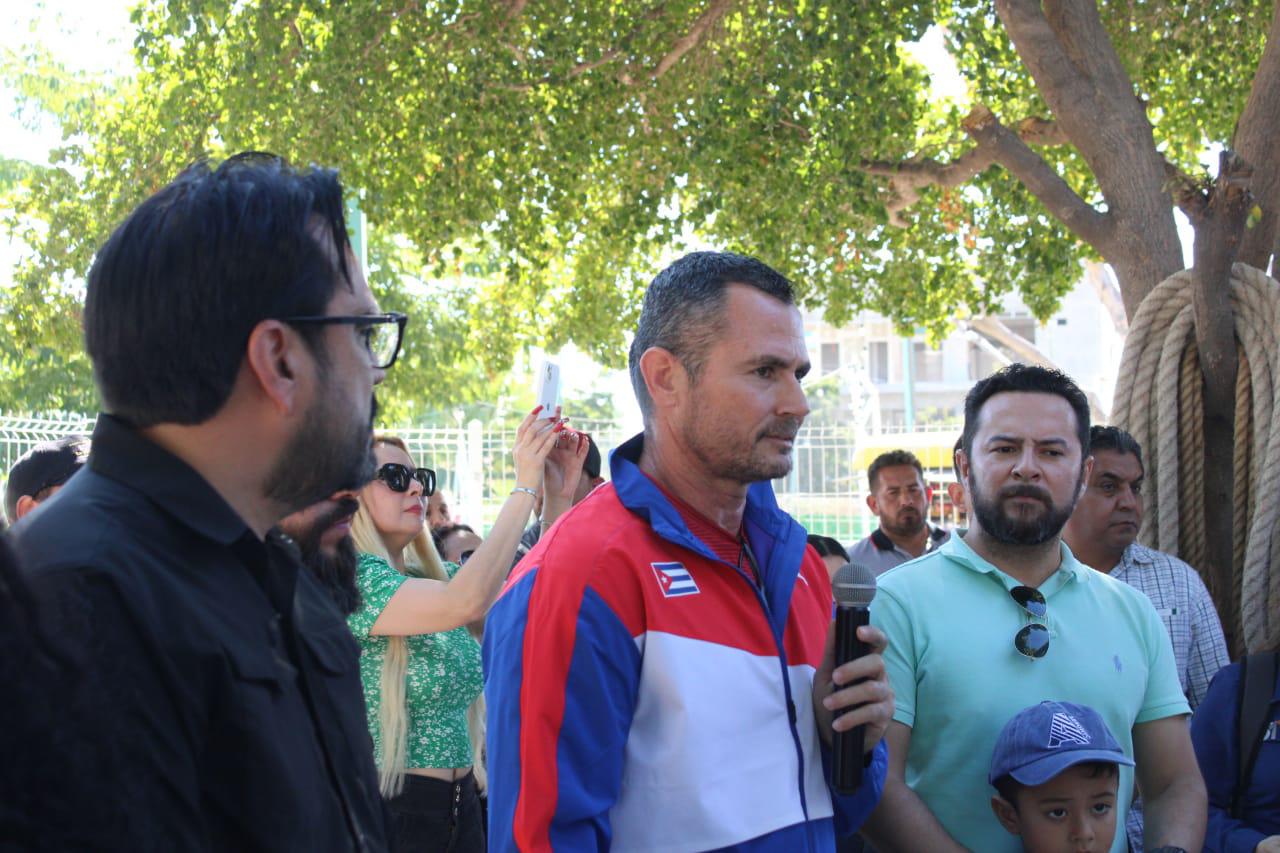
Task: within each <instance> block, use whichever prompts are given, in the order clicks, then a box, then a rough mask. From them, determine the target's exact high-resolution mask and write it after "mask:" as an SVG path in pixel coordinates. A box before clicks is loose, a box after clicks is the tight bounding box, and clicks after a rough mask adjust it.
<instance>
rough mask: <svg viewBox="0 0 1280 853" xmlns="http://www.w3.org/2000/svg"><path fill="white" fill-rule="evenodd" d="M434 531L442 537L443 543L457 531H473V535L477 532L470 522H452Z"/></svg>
mask: <svg viewBox="0 0 1280 853" xmlns="http://www.w3.org/2000/svg"><path fill="white" fill-rule="evenodd" d="M434 532H435V535H436V536H437V537H438V538H439V539H440V542H441V543H442V544H443V543H444V540H446V539H448V538H449V537H450V536H452V535H453V534H455V533H471V534H473V535H474V534H475V531H474V530H472V529H471V525H469V524H450V525H447V526H445V527H441V528H440V529H439V530H436V531H434Z"/></svg>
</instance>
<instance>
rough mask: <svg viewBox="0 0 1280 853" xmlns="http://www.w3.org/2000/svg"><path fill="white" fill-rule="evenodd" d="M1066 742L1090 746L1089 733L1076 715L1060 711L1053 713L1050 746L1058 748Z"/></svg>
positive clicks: (1050, 725) (1050, 724)
mask: <svg viewBox="0 0 1280 853" xmlns="http://www.w3.org/2000/svg"><path fill="white" fill-rule="evenodd" d="M1064 743H1074V744H1079V745H1080V746H1088V745H1089V743H1090V741H1089V733H1088V732H1086V731H1085V730H1084V726H1082V725H1080V721H1079V720H1077V719H1076V718H1075V717H1073V716H1071V715H1070V714H1063V713H1061V712H1059V713H1056V714H1054V715H1053V720H1051V721H1050V723H1049V748H1050V749H1057V748H1058V747H1060V746H1062V745H1063V744H1064Z"/></svg>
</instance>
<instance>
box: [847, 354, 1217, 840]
mask: <svg viewBox="0 0 1280 853" xmlns="http://www.w3.org/2000/svg"><path fill="white" fill-rule="evenodd" d="M1088 446H1089V406H1088V402H1087V400H1086V398H1085V396H1084V394H1083V393H1082V392H1081V391H1080V389H1079V388H1078V387H1076V385H1075V383H1074V382H1072V381H1071V380H1070V379H1069V378H1068V377H1067V376H1065V375H1063V374H1062V373H1059V372H1058V371H1055V370H1049V369H1047V368H1043V367H1034V366H1031V367H1029V366H1026V365H1022V364H1013V365H1010V366H1009V367H1007V368H1005V369H1003V370H1001V371H999V372H998V373H995V374H994V375H992V376H990V377H988V378H987V379H984V380H982V381H981V382H979V383H977V384H976V385H975V386H974V387H973V389H972V390H971V391H970V392H969V395H968V397H967V398H966V399H965V415H964V434H963V444H962V447H961V449H960V450H959V451H958V452H957V454H956V461H957V463H958V468H959V473H960V480H961V481H962V482H963V483H964V485H965V489H966V493H967V502H968V506H969V513H970V526H969V529H968V532H966V533H965V535H964V537H963V538H962V537H958V536H953V537H952V538H951V539H950V540H949V541H948V542H947V543H946V544H945V545H943V546H942V547H941V548H939V549H938V550H937V551H935V552H933V553H932V554H927V555H925V556H924V557H922V558H920V559H919V560H916V561H914V562H912V563H908V564H906V565H903V566H899V567H898V568H896V569H891V570H890V571H888V572H886V573H885V574H884V575H883V576H881V578H880V583H879V592H878V594H877V595H876V599H875V603H874V605H873V607H872V608H871V614H872V622H873V624H875V625H877V626H879V627H880V628H881V629H882V630H884V632H885V633H886V634H888V635H889V636H890V637H891V638H892V639H893V645H892V646H891V647H890V649H889V651H888V652H886V654H885V661H886V666H887V667H888V670H889V678H890V682H891V683H892V685H893V689H894V694H895V699H896V702H897V710H896V712H895V713H894V721H893V722H892V723H891V724H890V726H889V731H888V733H887V735H886V740H887V741H888V743H889V755H890V769H889V777H888V779H887V781H886V783H885V792H884V798H883V800H882V801H881V803H880V806H879V807H878V808H877V810H876V813H875V814H874V815H873V816H872V819H871V821H870V822H869V823H868V829H867V832H866V834H867V835H868V836H869V837H870V839H871V841H872V842H873V844H874V845H875V847H876V849H877V850H879V851H882V853H887V851H897V850H902V851H917V850H928V851H930V853H935V852H936V853H948V852H949V851H961V850H965V849H968V850H975V851H983V853H1005V851H1008V853H1013V851H1017V850H1020V849H1021V848H1020V844H1019V842H1018V839H1017V838H1016V837H1015V836H1013V835H1010V834H1008V833H1007V832H1005V830H1004V829H1003V828H1002V827H1001V825H1000V823H999V821H997V820H996V818H995V816H994V815H993V814H992V812H991V811H990V809H989V808H988V801H989V799H990V797H991V794H992V793H993V790H992V789H991V788H989V787H988V784H987V775H986V774H987V771H988V769H989V761H990V758H991V753H992V749H993V747H994V746H995V743H996V740H997V737H998V735H999V732H1000V730H1001V728H1002V727H1003V726H1004V724H1005V723H1006V722H1007V721H1008V720H1009V719H1011V718H1012V717H1013V716H1014V715H1015V714H1017V713H1018V712H1019V711H1021V710H1022V709H1023V708H1025V707H1027V706H1029V705H1034V704H1037V703H1039V702H1041V701H1044V700H1054V701H1063V702H1073V703H1075V704H1078V705H1087V706H1089V707H1092V708H1094V709H1095V710H1097V711H1098V713H1100V714H1101V715H1102V717H1103V718H1104V719H1105V720H1106V722H1107V726H1108V728H1110V729H1111V731H1112V732H1113V733H1114V734H1115V735H1116V737H1117V739H1118V740H1119V741H1120V744H1121V746H1122V747H1123V748H1124V751H1125V754H1126V755H1127V756H1129V757H1130V758H1133V759H1135V760H1136V762H1137V767H1136V776H1137V781H1138V783H1140V785H1141V788H1142V792H1143V797H1144V799H1145V802H1146V849H1147V850H1148V851H1153V850H1160V851H1168V850H1181V849H1186V850H1199V849H1200V845H1201V842H1202V840H1203V838H1204V830H1205V819H1206V809H1207V803H1206V797H1205V789H1204V783H1203V781H1202V780H1201V778H1200V774H1199V772H1198V770H1197V765H1196V760H1195V755H1194V753H1193V751H1192V748H1191V742H1190V737H1189V734H1188V729H1187V719H1186V718H1187V714H1188V712H1189V710H1190V709H1189V708H1188V707H1187V700H1186V697H1185V696H1183V694H1182V688H1181V686H1180V684H1179V682H1178V673H1177V670H1176V667H1175V666H1174V658H1173V649H1172V647H1171V646H1170V644H1169V637H1168V634H1167V633H1166V632H1165V629H1164V625H1163V624H1162V623H1161V621H1160V617H1159V616H1158V615H1157V614H1156V611H1155V608H1154V607H1152V606H1151V602H1150V601H1149V600H1148V599H1147V598H1146V596H1144V595H1142V593H1140V592H1138V591H1137V590H1135V589H1133V588H1132V587H1130V586H1128V585H1127V584H1124V583H1121V582H1120V581H1117V580H1115V579H1114V578H1111V577H1109V576H1107V575H1105V574H1102V573H1100V572H1095V571H1093V570H1092V569H1090V568H1089V567H1087V566H1085V565H1084V564H1082V563H1081V562H1080V561H1079V560H1077V559H1076V558H1075V557H1074V556H1073V555H1072V553H1071V551H1070V549H1068V548H1067V547H1066V546H1065V545H1063V544H1062V542H1061V538H1060V534H1061V531H1062V527H1063V525H1064V524H1066V521H1067V519H1068V518H1069V517H1070V516H1071V512H1072V509H1073V508H1074V506H1075V504H1076V501H1077V499H1078V498H1079V495H1080V492H1081V490H1082V489H1083V488H1084V484H1085V483H1086V482H1088V479H1089V474H1090V471H1091V460H1090V458H1089V456H1088ZM1059 734H1060V736H1061V737H1064V738H1069V737H1071V736H1072V735H1071V732H1069V731H1065V732H1060V733H1059ZM1050 746H1052V744H1050ZM1133 789H1134V770H1133V769H1130V768H1128V767H1125V768H1122V771H1121V782H1120V788H1119V790H1120V791H1121V792H1122V796H1121V798H1120V801H1119V802H1118V803H1117V804H1116V807H1117V809H1119V813H1118V814H1117V815H1116V817H1117V822H1120V821H1123V820H1124V816H1125V815H1124V813H1125V811H1126V810H1127V807H1128V801H1129V799H1130V797H1129V793H1130V792H1132V791H1133ZM1126 849H1127V843H1126V840H1125V837H1124V835H1123V833H1116V838H1115V840H1114V841H1113V843H1112V847H1111V850H1112V851H1113V853H1122V851H1124V850H1126Z"/></svg>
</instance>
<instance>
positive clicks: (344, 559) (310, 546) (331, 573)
mask: <svg viewBox="0 0 1280 853" xmlns="http://www.w3.org/2000/svg"><path fill="white" fill-rule="evenodd" d="M334 504H335V505H334V508H333V509H332V510H330V511H329V512H326V513H325V514H324V515H323V516H321V517H320V518H317V519H316V520H315V522H314V523H313V524H312V525H311V526H310V527H309V528H308V529H307V530H306V531H304V532H303V533H302V535H300V536H295V537H294V541H295V542H297V543H298V550H299V551H301V552H302V564H303V565H304V566H306V567H307V569H308V570H309V571H310V572H311V573H312V574H313V575H315V577H316V580H318V581H320V585H321V586H322V587H324V590H325V592H327V593H328V594H329V597H330V598H332V599H333V602H334V604H336V605H338V609H339V610H340V611H342V615H343V616H350V615H351V614H352V613H354V612H355V611H356V610H357V609H358V608H359V607H360V588H359V587H358V586H356V546H355V543H354V542H353V541H352V540H351V536H350V535H347V536H343V537H342V539H340V540H339V541H338V544H337V545H336V546H334V549H333V551H332V552H328V551H326V550H325V549H324V548H322V547H321V546H320V539H321V537H323V536H324V534H325V531H327V530H328V529H329V528H330V527H332V526H333V525H334V524H336V523H337V522H338V521H339V520H340V519H343V518H348V517H350V516H352V515H354V514H355V512H356V510H357V509H358V508H359V506H360V505H359V504H358V503H357V502H356V501H355V499H354V498H343V499H341V500H339V501H335V502H334Z"/></svg>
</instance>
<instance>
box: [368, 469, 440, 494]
mask: <svg viewBox="0 0 1280 853" xmlns="http://www.w3.org/2000/svg"><path fill="white" fill-rule="evenodd" d="M373 478H374V479H375V480H381V481H382V482H384V483H386V484H387V488H388V489H390V490H391V491H393V492H407V491H409V484H410V483H411V482H412V481H414V480H417V481H418V482H419V483H421V484H422V496H423V497H429V496H430V495H433V494H435V491H436V472H435V471H432V470H431V469H430V468H410V467H409V466H408V465H401V464H400V463H399V462H388V463H387V464H386V465H383V466H382V467H381V468H379V469H378V473H376V474H374V475H373Z"/></svg>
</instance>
